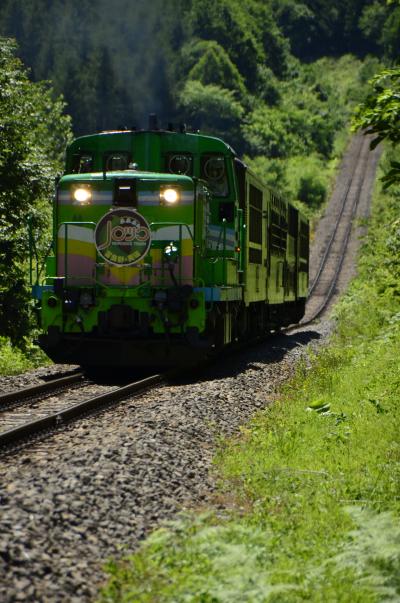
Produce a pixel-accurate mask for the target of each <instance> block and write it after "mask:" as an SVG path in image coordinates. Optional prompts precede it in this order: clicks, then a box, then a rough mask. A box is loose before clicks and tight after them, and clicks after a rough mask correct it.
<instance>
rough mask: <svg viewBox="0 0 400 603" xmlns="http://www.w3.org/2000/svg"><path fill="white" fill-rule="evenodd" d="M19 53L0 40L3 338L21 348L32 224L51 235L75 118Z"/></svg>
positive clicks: (0, 332) (0, 327) (11, 44)
mask: <svg viewBox="0 0 400 603" xmlns="http://www.w3.org/2000/svg"><path fill="white" fill-rule="evenodd" d="M15 52H16V45H15V43H14V42H13V41H11V40H7V39H4V38H0V335H4V336H8V337H10V338H11V340H12V341H13V343H21V342H23V339H24V336H26V335H27V333H28V328H29V298H30V294H29V290H28V287H27V255H28V247H29V246H28V228H27V225H28V222H29V221H31V223H32V226H33V228H34V229H40V230H41V231H43V232H44V231H45V230H46V227H47V221H48V218H49V214H50V204H49V203H48V199H49V196H50V195H51V192H52V189H53V179H54V175H55V173H56V172H57V170H59V169H60V168H61V158H62V155H63V150H64V148H65V145H66V143H67V141H68V137H69V135H70V129H69V127H70V119H69V117H67V116H65V115H63V108H64V103H63V101H62V99H60V98H58V99H55V100H54V97H53V91H52V89H51V87H50V86H49V84H47V83H36V84H33V83H31V82H30V81H29V79H28V75H27V72H26V70H25V68H24V67H23V65H22V63H21V61H20V60H19V59H17V58H16V57H15ZM42 242H43V240H42V239H41V238H39V240H38V241H37V245H38V246H40V245H41V244H42Z"/></svg>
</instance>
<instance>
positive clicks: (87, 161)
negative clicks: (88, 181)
mask: <svg viewBox="0 0 400 603" xmlns="http://www.w3.org/2000/svg"><path fill="white" fill-rule="evenodd" d="M71 171H72V173H73V174H87V173H89V172H93V155H92V154H91V153H79V154H76V155H73V157H72V169H71Z"/></svg>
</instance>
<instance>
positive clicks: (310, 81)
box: [0, 0, 400, 347]
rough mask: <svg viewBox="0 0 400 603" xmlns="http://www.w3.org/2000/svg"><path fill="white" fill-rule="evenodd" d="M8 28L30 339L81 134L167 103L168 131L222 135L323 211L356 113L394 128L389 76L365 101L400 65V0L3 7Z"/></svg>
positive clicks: (8, 96)
mask: <svg viewBox="0 0 400 603" xmlns="http://www.w3.org/2000/svg"><path fill="white" fill-rule="evenodd" d="M0 36H1V43H0V66H1V67H0V142H1V144H0V204H1V213H0V229H1V234H2V237H1V244H0V278H1V280H0V282H1V284H0V304H1V322H0V336H3V337H6V338H9V339H10V340H11V342H12V343H14V344H18V345H22V346H23V347H24V346H26V345H27V344H26V335H27V333H29V330H30V326H31V325H32V324H33V323H32V317H31V312H30V308H29V303H28V300H29V288H28V282H27V272H28V270H27V261H26V258H27V251H28V247H29V244H32V241H29V240H28V239H29V237H28V235H27V224H28V223H30V224H31V225H33V226H34V227H35V228H36V231H37V232H40V233H41V234H40V235H39V236H38V238H37V240H35V241H34V244H35V246H36V247H37V250H38V253H39V252H40V251H41V249H44V248H45V247H46V245H48V244H49V233H48V228H47V226H46V225H47V224H48V222H49V220H48V218H49V213H50V204H49V200H50V199H51V194H52V187H53V178H54V177H55V175H56V174H57V173H59V172H61V171H62V158H63V150H64V148H65V145H66V144H67V142H68V140H70V139H71V137H72V136H73V135H82V134H87V133H91V132H94V131H99V130H104V129H113V128H125V127H126V128H130V127H132V126H136V127H139V128H140V127H146V125H147V115H148V114H149V113H151V112H155V113H157V114H158V116H159V120H160V124H161V125H166V124H167V123H168V122H173V123H175V124H179V123H186V124H187V127H188V128H189V129H191V128H193V129H195V130H197V129H200V130H201V131H203V132H206V133H211V134H214V135H218V136H221V137H223V138H224V139H225V140H227V142H229V143H230V144H231V145H232V146H233V147H234V148H235V150H237V152H238V153H240V154H241V155H243V156H244V157H245V160H246V161H247V162H248V163H249V164H250V165H251V166H252V167H253V169H255V171H256V172H258V173H259V174H260V175H261V176H262V177H263V178H264V179H265V180H266V181H267V182H268V183H269V184H270V185H272V186H274V187H277V188H278V189H279V190H281V191H282V192H283V193H285V194H286V195H288V196H289V197H290V198H291V199H292V200H295V201H296V202H297V203H298V204H299V205H301V206H302V207H303V209H305V210H306V211H307V212H308V213H309V215H311V214H313V213H315V212H316V211H317V210H318V208H319V207H320V206H321V204H322V203H323V201H324V200H325V198H326V196H327V193H328V191H329V185H330V181H331V177H332V174H333V171H334V168H335V165H336V163H337V160H338V157H340V152H341V150H342V149H343V147H344V144H345V142H346V136H347V134H346V129H347V125H348V122H349V119H350V117H351V114H352V112H353V110H354V107H355V106H356V105H357V104H358V103H361V102H363V101H365V102H366V105H365V111H364V112H362V111H361V113H360V114H359V117H358V125H359V126H362V125H363V126H367V127H372V128H374V127H375V131H377V132H379V131H383V130H382V124H381V123H377V121H376V110H377V109H382V107H378V106H377V105H376V103H375V100H374V99H376V95H377V94H378V95H379V91H382V90H383V89H386V88H385V86H384V87H383V88H382V80H379V81H378V80H376V81H375V91H374V92H373V93H372V96H371V97H370V98H369V100H365V99H366V98H367V97H366V94H367V91H368V90H371V89H370V88H368V81H369V80H370V78H371V77H373V76H374V75H375V74H376V73H377V72H379V71H380V70H381V69H383V68H384V67H386V68H387V69H390V68H395V66H396V61H398V57H399V50H400V48H399V46H400V5H399V3H398V2H397V1H389V2H386V1H385V0H338V1H337V2H336V3H334V4H332V3H331V2H328V1H327V0H304V1H303V2H298V1H296V0H283V1H282V0H279V1H278V0H267V1H265V0H242V1H240V2H239V0H219V1H218V2H215V1H213V0H190V1H188V0H168V2H167V3H161V1H160V0H153V1H152V2H151V3H148V2H144V0H136V1H135V2H130V1H128V0H116V2H114V3H112V4H111V3H107V2H105V1H104V0H98V2H96V3H92V2H88V1H87V0H79V2H78V0H71V1H70V2H63V1H62V0H25V1H22V0H3V2H2V4H1V6H0ZM394 73H396V70H394ZM386 77H392V76H386ZM390 85H391V86H392V89H393V88H394V89H396V86H397V89H398V85H399V79H398V78H397V79H396V76H393V77H392V80H391V84H390ZM389 88H390V86H389ZM374 94H375V96H374ZM394 96H396V95H394ZM385 99H386V101H385V100H382V99H381V102H383V103H385V102H387V97H385ZM395 102H396V101H395ZM374 103H375V104H374ZM367 105H368V107H367ZM367 109H368V110H367ZM368 111H369V112H368ZM374 120H375V121H374ZM378 121H379V120H378ZM392 127H393V124H392ZM395 127H396V126H395ZM397 128H398V126H397ZM382 136H383V137H385V136H386V135H385V133H383V134H382ZM389 138H390V137H389ZM397 169H398V167H396V165H395V164H394V165H393V166H392V172H391V173H392V177H396V170H397ZM393 170H394V171H393ZM389 180H390V178H389ZM3 341H5V340H3Z"/></svg>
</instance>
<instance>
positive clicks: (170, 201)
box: [160, 186, 180, 205]
mask: <svg viewBox="0 0 400 603" xmlns="http://www.w3.org/2000/svg"><path fill="white" fill-rule="evenodd" d="M179 199H180V193H179V190H178V189H177V188H173V187H171V186H168V187H164V188H162V189H161V190H160V202H161V204H162V205H175V204H176V203H178V202H179Z"/></svg>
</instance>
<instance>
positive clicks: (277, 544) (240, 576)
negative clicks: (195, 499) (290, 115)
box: [100, 185, 400, 603]
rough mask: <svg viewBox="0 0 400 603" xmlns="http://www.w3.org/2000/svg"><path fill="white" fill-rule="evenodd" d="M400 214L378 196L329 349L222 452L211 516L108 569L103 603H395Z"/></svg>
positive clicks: (194, 518)
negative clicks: (306, 602)
mask: <svg viewBox="0 0 400 603" xmlns="http://www.w3.org/2000/svg"><path fill="white" fill-rule="evenodd" d="M399 203H400V191H399V190H397V191H396V190H394V191H392V192H391V193H390V194H389V193H386V194H385V193H383V192H382V191H381V190H380V189H379V185H378V186H377V190H376V194H375V201H374V208H373V215H372V217H371V219H370V224H369V230H368V235H367V237H366V238H365V242H364V246H363V249H362V253H361V256H360V258H359V262H358V276H357V278H356V279H355V280H354V281H353V283H352V284H351V286H350V288H349V290H348V292H347V293H346V295H345V296H344V297H343V298H342V299H341V301H340V302H339V303H338V304H337V305H336V307H335V310H334V314H333V316H334V320H335V329H334V333H333V335H332V336H331V337H330V339H329V343H328V344H327V345H324V346H322V347H321V346H320V347H319V348H318V353H316V352H315V351H314V352H313V350H312V348H309V351H308V352H307V355H306V356H304V357H303V360H302V361H301V362H300V363H299V364H298V367H297V372H296V374H295V375H294V376H293V377H292V379H291V380H290V381H289V382H288V383H286V384H285V385H284V386H283V387H282V389H281V391H280V393H279V395H277V396H274V397H275V398H276V399H275V400H274V404H270V405H267V407H266V408H265V409H264V410H260V411H259V412H258V413H257V416H256V417H255V418H253V419H251V421H250V422H249V423H248V424H246V426H245V427H243V428H242V429H241V431H240V433H239V435H234V436H233V437H230V438H228V439H226V440H224V441H222V442H221V444H220V447H219V452H218V455H217V457H216V459H215V464H214V472H215V476H216V481H217V482H218V483H219V486H218V488H217V490H216V491H215V493H214V495H213V497H212V500H211V503H212V504H211V503H210V504H208V505H206V506H205V507H204V506H202V507H200V508H198V509H197V510H196V511H195V512H194V513H192V514H190V515H187V516H182V517H181V518H180V519H178V520H176V521H174V523H172V524H169V525H167V526H166V527H164V528H162V529H161V530H158V531H156V532H154V533H153V535H152V536H150V537H149V538H148V539H147V540H146V541H144V543H143V545H142V546H141V548H140V549H139V550H138V552H137V553H136V554H134V555H133V556H130V557H127V558H126V559H125V560H124V561H123V562H119V563H114V562H112V563H109V565H108V573H109V582H108V584H107V586H105V588H104V589H103V592H102V595H101V597H100V600H101V601H102V602H105V601H107V602H114V601H115V602H117V601H138V602H141V603H145V602H150V601H151V602H152V601H158V600H159V601H174V602H180V601H210V602H211V601H218V602H228V601H229V603H232V602H233V601H252V602H253V601H254V602H256V601H257V602H258V601H260V602H261V601H285V603H290V602H291V601H293V602H294V601H300V600H312V601H333V600H334V601H360V602H361V601H363V602H365V601H381V600H398V598H399V597H400V583H399V579H398V576H399V567H400V553H399V551H400V546H399V545H400V521H399V515H400V486H399V484H400V440H399V411H400V408H399V402H400V369H399V361H398V349H399V340H400V262H399V256H400V220H399V217H398V216H399V214H398V207H399ZM258 395H260V392H258ZM265 397H266V398H267V397H268V394H267V392H265ZM262 406H264V405H262Z"/></svg>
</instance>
